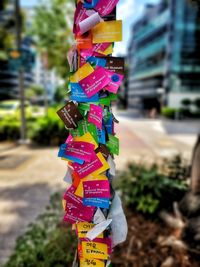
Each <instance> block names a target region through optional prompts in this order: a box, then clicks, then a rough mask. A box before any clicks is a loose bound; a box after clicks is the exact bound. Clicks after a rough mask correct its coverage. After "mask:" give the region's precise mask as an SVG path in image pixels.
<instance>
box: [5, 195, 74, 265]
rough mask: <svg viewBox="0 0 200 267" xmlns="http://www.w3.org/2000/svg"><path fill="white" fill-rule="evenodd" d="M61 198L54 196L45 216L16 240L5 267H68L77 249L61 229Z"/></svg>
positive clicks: (62, 228)
mask: <svg viewBox="0 0 200 267" xmlns="http://www.w3.org/2000/svg"><path fill="white" fill-rule="evenodd" d="M60 199H61V195H60V194H59V193H57V194H54V195H53V196H52V197H51V200H50V205H49V207H47V210H46V212H45V213H44V214H43V215H41V216H40V217H39V218H38V219H37V221H36V222H35V223H33V224H30V225H29V229H28V231H27V232H26V233H25V234H24V235H23V236H22V237H20V238H19V239H18V240H17V244H16V248H15V252H14V254H13V255H12V256H11V258H10V259H9V261H8V262H7V263H6V264H5V266H4V267H35V266H37V267H61V266H71V263H72V261H73V256H74V251H75V247H76V241H75V236H74V235H73V234H72V232H71V229H70V228H68V227H66V226H64V225H62V224H61V223H60V222H61V220H62V214H63V211H62V207H61V204H60Z"/></svg>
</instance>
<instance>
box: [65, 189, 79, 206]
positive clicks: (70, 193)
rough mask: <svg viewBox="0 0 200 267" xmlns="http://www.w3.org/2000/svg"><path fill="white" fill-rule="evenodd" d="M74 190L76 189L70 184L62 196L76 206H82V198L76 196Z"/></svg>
mask: <svg viewBox="0 0 200 267" xmlns="http://www.w3.org/2000/svg"><path fill="white" fill-rule="evenodd" d="M75 191H76V188H75V187H74V186H73V185H72V186H70V188H69V189H67V191H66V192H65V193H64V196H63V198H64V199H65V200H66V201H67V202H69V203H72V204H74V205H76V206H79V205H80V206H82V205H83V204H82V203H83V199H82V198H81V197H78V196H77V195H75Z"/></svg>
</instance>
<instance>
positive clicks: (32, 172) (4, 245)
mask: <svg viewBox="0 0 200 267" xmlns="http://www.w3.org/2000/svg"><path fill="white" fill-rule="evenodd" d="M56 154H57V149H56V148H55V149H33V150H30V149H29V148H26V147H15V148H13V149H9V150H6V151H5V150H3V151H1V153H0V156H1V157H3V156H4V161H5V159H6V158H7V156H9V157H11V158H12V159H13V156H14V157H16V159H17V158H19V157H20V156H26V157H28V160H27V161H25V162H24V163H22V164H20V165H19V167H17V168H13V169H7V168H6V166H3V168H1V169H0V217H1V220H0V266H1V264H2V263H4V262H5V261H6V260H7V258H8V257H9V256H10V254H11V251H12V250H13V248H14V246H15V240H16V238H17V237H18V236H20V235H21V234H22V233H24V231H25V230H26V227H27V225H28V224H29V223H31V222H33V221H34V220H35V218H36V217H37V216H38V215H39V214H40V213H42V212H44V210H45V207H46V206H47V205H48V202H49V197H50V195H51V194H52V193H53V192H55V191H57V190H60V189H61V187H63V186H64V183H63V182H62V178H63V177H64V174H65V169H66V168H65V164H64V162H61V161H60V160H58V159H57V155H56ZM16 164H18V162H16ZM11 167H13V166H11Z"/></svg>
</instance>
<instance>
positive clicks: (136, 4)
mask: <svg viewBox="0 0 200 267" xmlns="http://www.w3.org/2000/svg"><path fill="white" fill-rule="evenodd" d="M39 2H40V0H21V5H22V6H26V7H27V6H28V7H31V6H35V5H36V4H38V3H39ZM158 2H159V0H120V1H119V4H118V7H117V19H122V20H123V42H119V43H116V44H115V50H114V52H115V55H117V54H121V55H124V54H126V51H127V47H128V44H129V37H130V32H131V25H132V24H133V23H134V21H136V20H137V19H138V18H139V17H140V16H141V14H142V12H143V9H144V6H145V4H146V3H158Z"/></svg>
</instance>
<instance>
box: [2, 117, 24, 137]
mask: <svg viewBox="0 0 200 267" xmlns="http://www.w3.org/2000/svg"><path fill="white" fill-rule="evenodd" d="M19 137H20V121H19V120H18V119H16V116H12V117H8V118H4V119H3V120H1V123H0V140H1V141H3V140H17V139H19Z"/></svg>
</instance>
